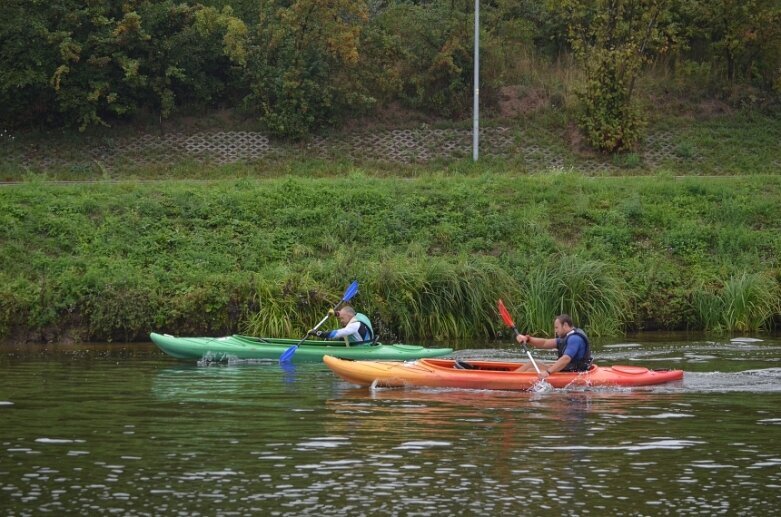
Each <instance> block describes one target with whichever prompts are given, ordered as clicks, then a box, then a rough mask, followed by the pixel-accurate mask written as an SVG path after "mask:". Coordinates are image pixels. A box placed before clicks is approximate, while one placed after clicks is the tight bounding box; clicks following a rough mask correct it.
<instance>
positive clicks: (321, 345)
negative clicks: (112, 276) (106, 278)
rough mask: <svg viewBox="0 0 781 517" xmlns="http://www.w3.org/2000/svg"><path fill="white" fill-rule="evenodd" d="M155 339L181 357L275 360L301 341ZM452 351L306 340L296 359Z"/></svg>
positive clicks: (405, 355) (415, 356) (396, 356)
mask: <svg viewBox="0 0 781 517" xmlns="http://www.w3.org/2000/svg"><path fill="white" fill-rule="evenodd" d="M150 337H151V338H152V341H153V342H154V343H155V344H156V345H157V346H158V347H159V348H160V349H161V350H162V351H163V352H165V353H166V354H168V355H171V356H173V357H176V358H178V359H206V360H209V361H226V360H228V359H273V360H278V359H279V356H281V355H282V353H283V352H284V351H285V350H287V349H288V348H290V347H291V346H293V345H295V344H296V343H298V342H299V341H300V340H299V339H281V338H261V337H249V336H239V335H233V336H226V337H176V336H171V335H169V334H156V333H154V332H152V333H151V334H150ZM451 352H453V349H452V348H426V347H423V346H417V345H383V344H380V343H377V344H373V345H355V346H349V347H348V346H346V345H345V344H344V343H343V342H338V341H304V342H303V343H302V344H301V346H299V347H298V350H296V353H295V355H294V356H293V360H294V361H295V362H299V361H322V360H323V356H324V355H331V356H334V357H340V358H343V359H375V360H380V361H383V360H407V359H422V358H424V357H440V356H443V355H448V354H450V353H451Z"/></svg>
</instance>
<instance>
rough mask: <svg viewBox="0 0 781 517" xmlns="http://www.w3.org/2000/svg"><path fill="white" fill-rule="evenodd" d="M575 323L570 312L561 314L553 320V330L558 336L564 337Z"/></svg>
mask: <svg viewBox="0 0 781 517" xmlns="http://www.w3.org/2000/svg"><path fill="white" fill-rule="evenodd" d="M574 327H575V325H574V324H573V323H572V317H570V315H569V314H559V315H558V316H556V319H555V320H553V331H554V332H555V333H556V335H557V336H558V337H564V336H566V335H567V333H568V332H569V331H570V330H572V329H573V328H574Z"/></svg>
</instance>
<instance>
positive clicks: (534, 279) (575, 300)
mask: <svg viewBox="0 0 781 517" xmlns="http://www.w3.org/2000/svg"><path fill="white" fill-rule="evenodd" d="M520 293H521V296H522V301H521V302H520V304H521V310H522V313H523V315H524V316H523V319H522V320H521V321H519V322H516V323H518V324H519V325H522V326H523V327H524V328H525V329H527V330H528V331H529V332H532V333H535V334H540V333H542V334H547V335H551V331H552V328H553V319H554V317H555V316H557V315H559V314H569V315H570V316H572V318H573V321H574V322H575V324H576V325H578V326H581V327H583V328H585V329H587V330H588V331H589V332H590V333H592V334H595V335H616V334H618V333H620V332H621V331H622V330H623V329H624V328H625V326H626V323H627V322H628V321H631V319H632V314H631V313H629V300H628V293H627V292H626V286H625V284H624V282H623V280H622V279H621V278H620V277H619V276H618V275H617V274H616V272H615V271H613V268H612V267H611V266H609V265H608V264H605V263H603V262H600V261H597V260H588V259H583V258H581V257H579V256H574V255H564V256H559V257H556V258H555V259H554V261H551V262H550V263H542V264H537V265H536V266H535V267H533V268H532V269H531V270H530V271H529V272H528V274H527V275H526V277H525V278H524V279H523V281H522V282H521V286H520ZM516 303H517V302H516Z"/></svg>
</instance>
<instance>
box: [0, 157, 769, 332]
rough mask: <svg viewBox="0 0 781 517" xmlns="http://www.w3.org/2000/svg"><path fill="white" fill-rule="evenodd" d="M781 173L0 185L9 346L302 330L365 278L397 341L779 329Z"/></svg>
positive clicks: (1, 303) (365, 297)
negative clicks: (503, 308) (514, 329)
mask: <svg viewBox="0 0 781 517" xmlns="http://www.w3.org/2000/svg"><path fill="white" fill-rule="evenodd" d="M779 200H781V178H779V177H778V176H744V177H725V178H697V177H691V178H676V177H672V176H670V175H659V176H654V177H635V178H586V177H583V176H581V175H579V174H576V173H566V172H550V173H548V174H545V175H539V176H518V175H514V174H510V173H505V174H498V173H492V174H472V175H462V176H457V175H444V174H440V175H436V174H432V175H430V176H428V177H425V178H408V179H399V178H381V177H373V176H372V175H370V174H367V173H366V171H364V170H362V169H358V168H353V169H351V170H350V171H348V172H347V173H346V174H345V176H344V177H342V178H294V177H284V178H278V179H266V180H246V179H245V180H219V181H212V182H182V181H178V182H159V183H151V184H139V183H137V182H126V183H98V184H93V185H74V186H61V185H59V186H58V185H50V184H46V183H37V182H30V183H25V184H21V185H16V186H12V187H6V188H3V189H2V190H0V207H1V209H0V218H1V219H2V220H0V243H2V246H0V263H2V264H3V268H2V270H1V271H0V309H1V312H0V333H1V334H2V336H3V338H4V339H6V340H30V339H32V340H43V341H46V340H54V341H62V340H67V339H88V340H137V339H145V336H146V335H147V333H148V332H149V331H150V330H158V331H166V332H172V333H179V334H187V335H192V334H212V335H215V334H224V333H229V332H236V331H243V332H250V333H253V334H270V335H300V334H303V332H304V331H305V330H306V329H307V327H309V326H311V325H312V324H313V322H315V321H318V320H319V318H320V317H321V316H322V314H324V313H325V311H326V310H327V307H328V306H329V305H331V304H333V303H335V302H336V301H337V300H338V299H339V296H340V294H341V292H342V291H343V289H344V287H345V286H346V285H347V284H348V283H349V282H350V281H352V280H353V279H358V281H359V282H360V285H361V290H360V294H359V295H358V296H357V297H356V298H355V304H356V305H357V307H358V308H359V309H360V310H362V311H365V312H366V313H368V314H369V315H370V316H371V317H372V318H373V320H374V321H375V322H376V326H377V328H378V330H379V332H380V333H381V335H382V337H383V338H384V339H386V340H392V339H405V340H412V339H422V338H433V339H449V338H462V337H486V336H494V335H496V333H497V332H500V331H501V330H502V325H501V320H500V319H499V317H498V315H497V313H496V308H495V304H496V300H497V299H498V298H500V297H501V298H503V299H504V300H505V303H507V305H508V307H509V308H510V310H511V311H512V313H513V314H514V315H515V317H516V319H517V323H518V324H519V326H520V327H521V328H522V329H523V330H525V331H530V332H540V333H541V332H550V325H551V323H550V320H551V317H552V315H554V314H555V313H559V312H570V313H572V314H573V315H574V316H575V319H576V320H577V321H578V323H579V324H581V325H583V326H584V327H585V328H586V329H588V330H589V331H591V332H592V333H595V334H601V335H610V334H616V333H620V332H623V331H626V330H635V329H705V330H717V331H735V332H738V331H739V332H756V331H761V330H767V329H772V328H777V327H778V324H779V312H780V311H779V300H780V299H781V287H780V281H781V278H780V277H779V271H780V269H779V263H778V261H779V257H781V202H779Z"/></svg>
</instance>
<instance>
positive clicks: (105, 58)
mask: <svg viewBox="0 0 781 517" xmlns="http://www.w3.org/2000/svg"><path fill="white" fill-rule="evenodd" d="M473 28H474V3H473V2H472V1H471V0H455V1H454V0H427V1H425V2H420V1H408V0H387V1H382V2H378V1H371V2H370V1H368V0H357V1H348V0H269V1H267V2H256V1H254V0H202V2H195V1H194V0H105V1H96V0H90V1H86V2H85V1H81V2H78V1H76V0H50V1H44V0H3V1H2V2H0V117H2V120H3V122H4V125H5V126H6V127H9V126H28V127H29V126H36V125H38V126H46V127H59V126H72V127H77V128H79V129H82V130H83V129H86V128H88V127H91V126H100V125H105V124H111V123H112V122H113V121H114V120H117V119H130V118H131V117H134V116H138V115H144V116H147V115H148V114H150V113H151V114H153V115H154V116H155V118H157V119H159V120H162V119H164V118H166V117H168V116H170V115H172V114H174V113H176V112H177V111H185V110H194V109H197V110H203V109H209V108H216V107H229V108H238V107H244V108H245V109H246V110H247V112H248V113H249V114H250V115H251V116H253V117H256V118H257V119H259V120H260V121H261V122H262V123H263V124H264V125H265V126H266V127H267V128H268V130H269V131H270V132H272V133H275V134H277V135H282V136H285V137H294V138H298V137H303V136H305V135H308V134H310V133H312V132H314V131H317V130H318V129H320V128H323V127H328V126H333V125H338V124H339V123H341V122H342V121H344V120H346V119H348V118H350V117H354V116H355V115H357V114H362V113H366V112H368V111H369V110H371V109H372V108H374V107H376V106H380V105H383V104H385V103H387V102H397V103H400V104H402V105H404V106H406V107H410V108H414V109H417V110H424V111H426V112H429V113H432V114H434V115H437V116H440V117H447V118H449V119H452V120H457V119H461V118H464V117H467V116H468V115H469V114H470V113H471V97H472V96H471V93H472V81H473V72H474V62H473V59H474V58H473V44H474V40H473V37H474V36H473ZM480 50H481V70H480V77H481V81H480V83H481V84H480V85H479V86H480V99H481V106H482V107H483V108H488V111H490V109H491V108H493V107H496V106H497V105H498V100H499V95H498V93H499V91H500V90H501V89H502V88H503V87H506V86H516V85H518V84H519V83H521V82H523V81H524V80H526V79H527V78H530V77H532V76H535V74H536V75H540V72H541V71H543V72H542V74H544V73H546V72H545V71H546V70H548V68H546V67H550V68H554V69H555V67H556V66H558V65H557V64H558V63H566V62H568V61H567V60H566V59H564V60H560V58H561V57H562V56H564V57H565V58H566V57H567V55H568V54H570V53H572V54H574V55H575V56H577V58H578V60H579V63H580V64H581V67H582V69H583V73H584V75H585V80H584V81H583V82H582V84H580V88H579V90H578V91H577V95H578V98H579V100H580V103H579V104H580V108H581V110H580V113H579V115H578V117H579V118H578V120H579V123H580V126H581V127H582V128H583V130H584V132H585V133H586V135H587V137H588V141H589V142H590V144H591V145H592V146H594V147H595V148H597V149H600V150H603V151H606V152H613V151H621V150H626V149H631V148H632V147H633V146H635V145H636V143H637V142H638V141H639V139H640V138H641V136H642V128H643V125H644V121H645V118H646V115H645V114H644V112H643V109H642V106H641V105H639V104H638V97H639V96H638V92H637V89H638V86H637V85H638V84H639V81H638V79H639V78H641V77H642V76H643V74H644V73H645V72H646V71H647V70H648V69H649V68H648V66H647V65H648V63H649V62H650V61H652V60H655V61H656V62H655V63H654V64H655V65H656V66H657V67H659V66H666V67H669V69H668V70H666V73H669V74H670V75H671V76H672V79H673V81H675V83H676V84H678V83H681V84H685V86H684V87H683V88H680V89H679V91H681V92H685V89H686V87H688V88H689V89H694V88H696V89H698V90H701V91H705V90H707V93H706V94H701V95H700V97H702V96H704V95H722V96H724V98H726V99H727V100H728V101H734V102H735V103H736V104H740V105H746V104H749V105H751V106H757V105H761V106H762V107H766V106H770V107H772V106H773V103H774V102H775V103H776V104H777V105H781V5H779V3H778V1H777V0H746V1H738V0H714V1H706V0H691V1H683V0H564V1H561V2H554V1H553V0H549V1H548V2H536V1H534V0H493V1H491V2H484V3H483V5H482V6H481V23H480ZM660 56H664V57H665V59H658V58H659V57H660ZM668 56H669V58H668ZM535 67H537V68H536V69H535ZM568 74H569V81H570V82H569V83H567V82H566V80H565V81H564V82H562V80H561V78H560V77H537V83H538V84H543V83H546V82H547V83H555V84H556V88H557V89H558V91H557V92H556V93H557V94H560V95H561V96H562V98H569V94H570V92H571V91H572V89H573V86H572V84H573V83H574V81H575V80H578V79H579V77H580V76H579V75H578V74H571V73H570V72H569V71H564V72H563V73H561V75H562V76H566V75H568ZM691 77H695V80H688V82H687V81H686V80H685V79H687V78H691ZM686 93H688V92H686ZM560 105H561V104H560Z"/></svg>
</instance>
